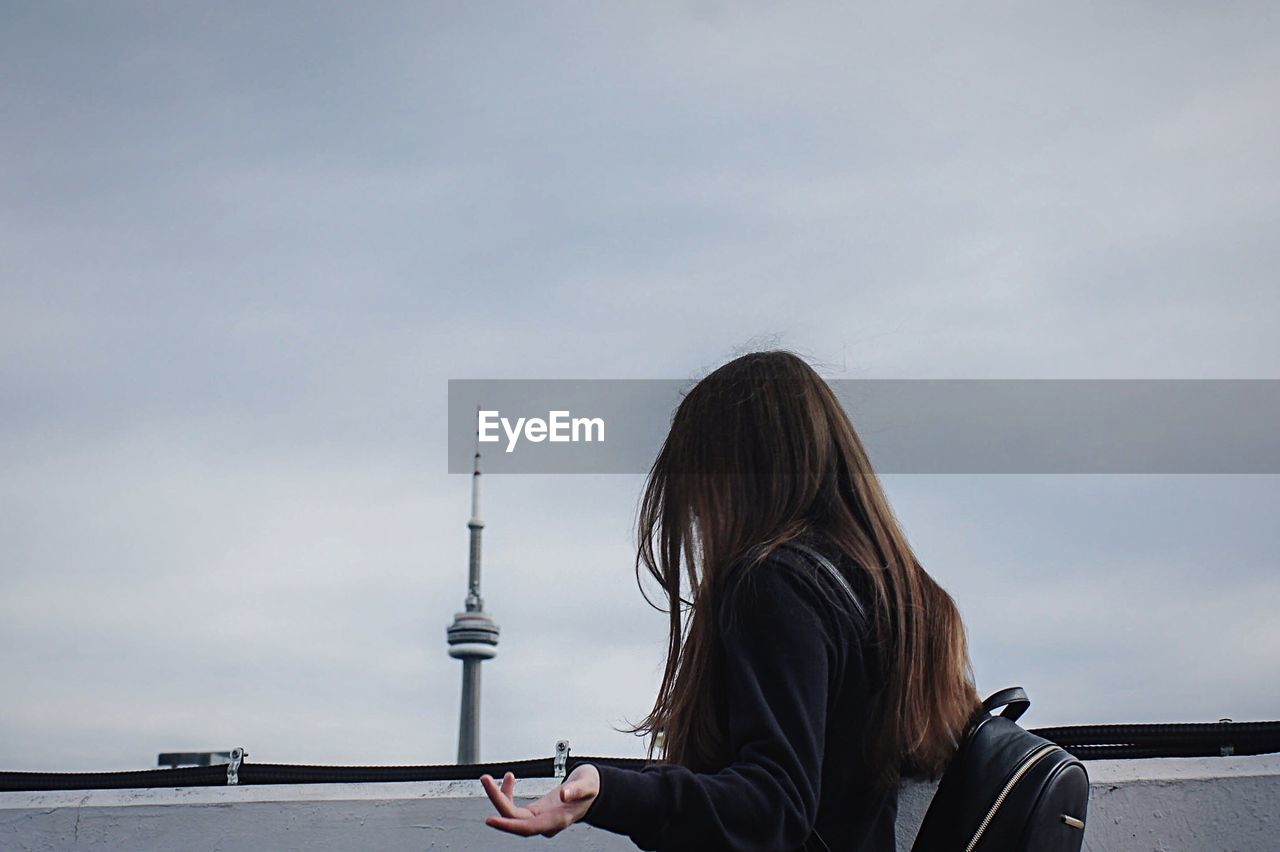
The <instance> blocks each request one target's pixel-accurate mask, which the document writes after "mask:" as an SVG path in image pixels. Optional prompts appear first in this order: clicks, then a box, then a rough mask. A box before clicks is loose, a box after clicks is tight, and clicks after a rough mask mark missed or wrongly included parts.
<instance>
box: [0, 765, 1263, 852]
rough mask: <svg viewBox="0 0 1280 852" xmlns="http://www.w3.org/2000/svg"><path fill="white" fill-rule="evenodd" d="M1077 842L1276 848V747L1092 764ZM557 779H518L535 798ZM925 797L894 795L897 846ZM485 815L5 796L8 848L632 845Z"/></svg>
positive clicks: (455, 810)
mask: <svg viewBox="0 0 1280 852" xmlns="http://www.w3.org/2000/svg"><path fill="white" fill-rule="evenodd" d="M1086 767H1087V768H1088V770H1089V777H1090V779H1091V781H1092V792H1091V796H1090V802H1089V826H1088V829H1087V831H1086V835H1085V840H1086V843H1085V848H1086V849H1088V850H1091V852H1103V850H1106V852H1155V850H1160V852H1163V851H1164V850H1179V852H1182V850H1188V852H1194V850H1226V849H1230V850H1237V851H1238V852H1271V851H1272V850H1274V849H1276V848H1277V846H1276V838H1277V837H1280V818H1278V817H1277V814H1278V813H1280V756H1277V755H1267V756H1260V757H1225V758H1185V759H1184V758H1162V759H1159V760H1127V761H1092V762H1089V763H1087V764H1086ZM555 783H556V782H555V781H554V780H552V779H545V778H544V779H528V780H523V781H520V782H518V784H517V794H518V795H519V796H520V797H521V798H524V797H528V798H530V799H533V798H537V797H539V796H541V795H542V794H543V793H545V792H546V791H547V790H549V789H551V788H552V787H554V786H555ZM932 794H933V788H932V786H931V785H926V784H908V785H907V786H906V787H905V788H904V789H903V792H902V797H901V804H900V820H899V848H900V849H907V848H909V847H910V838H911V837H912V836H914V833H915V829H916V827H917V826H918V825H919V821H920V819H921V817H922V816H923V814H924V811H925V808H926V807H927V806H928V802H929V797H930V796H932ZM490 813H492V807H491V805H490V804H489V800H488V798H487V797H486V796H485V795H484V792H483V790H482V789H481V787H480V783H479V781H431V782H422V783H406V784H314V785H313V784H304V785H287V786H286V785H279V786H275V785H273V786H259V787H180V788H168V789H154V790H92V791H75V792H54V793H0V848H2V849H5V850H32V852H35V850H39V852H48V850H63V849H76V850H115V849H166V850H167V849H173V850H193V852H199V851H200V850H210V852H212V851H213V850H225V849H235V848H244V849H278V850H286V849H306V850H319V852H327V850H335V852H336V850H353V849H376V850H399V849H404V850H409V849H412V850H421V849H454V850H489V849H492V850H503V849H525V850H528V849H529V848H531V847H542V846H545V847H547V848H552V847H554V848H556V849H566V850H570V849H572V850H615V849H616V850H623V849H634V848H635V847H634V846H632V844H631V843H630V841H629V840H627V838H625V837H621V836H619V835H614V834H609V833H608V832H603V831H599V830H597V829H595V828H592V827H590V826H585V825H577V826H574V827H573V828H571V829H569V830H568V831H565V832H564V833H562V834H561V835H559V836H558V837H556V838H554V839H550V840H548V839H546V838H541V837H537V838H528V839H526V838H520V837H513V836H511V835H507V834H503V833H502V832H498V831H495V830H493V829H491V828H489V827H488V826H486V825H484V818H485V817H486V816H488V815H489V814H490Z"/></svg>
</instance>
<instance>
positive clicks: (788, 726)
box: [582, 541, 898, 852]
mask: <svg viewBox="0 0 1280 852" xmlns="http://www.w3.org/2000/svg"><path fill="white" fill-rule="evenodd" d="M810 544H812V545H814V546H818V542H816V541H811V542H810ZM822 549H823V550H824V552H826V553H827V554H828V555H831V556H834V555H835V554H834V552H833V551H832V550H830V549H828V548H825V547H824V548H822ZM796 561H798V560H796ZM836 564H837V565H840V567H841V570H842V572H843V573H844V574H845V576H846V577H848V578H849V579H850V581H851V582H852V584H853V587H854V589H855V590H857V592H858V594H859V597H860V599H861V600H862V601H863V602H864V607H865V606H866V602H869V601H870V597H869V596H868V594H867V587H866V585H865V582H866V577H865V574H864V573H863V571H862V570H861V569H860V568H858V567H857V565H856V564H855V563H853V562H852V561H851V560H849V559H847V558H843V557H842V558H840V559H838V560H837V561H836ZM803 565H804V563H801V565H800V566H798V565H795V564H792V562H791V561H784V559H783V557H781V556H779V555H777V554H774V555H771V556H770V557H769V558H767V559H766V560H764V561H763V562H760V563H759V564H758V565H756V566H754V567H751V568H750V569H748V570H737V571H735V572H733V573H731V575H730V581H729V582H728V583H726V584H725V592H724V594H723V598H722V602H721V605H720V607H719V608H718V615H717V621H718V623H719V627H720V631H721V636H722V637H723V643H722V647H723V648H724V654H723V655H722V656H721V658H720V659H721V661H722V664H723V669H722V680H721V681H720V683H722V684H723V689H721V690H719V693H718V702H717V703H718V706H717V708H716V709H717V712H720V713H722V714H723V715H722V716H721V717H720V718H722V719H724V720H725V721H726V728H725V730H726V734H727V736H728V739H729V746H730V749H731V751H732V753H733V754H734V757H733V759H732V761H731V762H730V763H729V764H728V765H727V766H725V767H724V768H722V769H720V770H719V771H717V772H711V773H702V772H694V771H692V770H690V769H688V768H685V767H683V766H676V765H674V764H665V763H663V764H660V763H654V764H650V765H647V766H645V767H643V768H642V769H639V770H633V769H623V768H620V767H614V766H600V765H597V766H596V768H597V769H598V770H599V772H600V792H599V794H598V795H597V796H596V798H595V800H594V801H593V802H592V803H591V807H590V808H589V809H588V810H587V813H586V814H585V815H584V816H583V819H582V821H583V822H586V823H587V824H589V825H594V826H596V827H598V828H603V829H606V830H608V831H613V832H617V833H620V834H625V835H628V836H629V837H630V838H631V840H632V841H633V842H634V843H635V844H636V845H637V846H638V847H639V848H641V849H648V850H699V852H710V850H720V849H731V850H741V852H751V850H761V852H791V850H800V849H805V850H823V849H830V850H832V852H844V850H860V852H881V850H883V851H884V852H892V850H893V849H894V848H895V847H894V821H895V818H896V815H897V802H898V796H897V790H896V789H895V790H890V791H887V792H885V791H873V790H872V789H871V788H870V786H869V779H868V778H867V774H868V773H867V770H866V763H865V759H864V757H863V751H862V746H861V739H862V735H863V732H864V730H865V727H866V725H867V720H868V713H869V711H870V710H871V706H872V702H873V701H874V700H875V699H876V698H877V697H878V688H879V687H878V683H879V675H878V674H877V666H876V662H875V655H874V652H873V649H872V648H871V645H870V641H869V634H868V632H867V631H868V630H869V627H868V625H867V624H866V623H865V621H863V620H862V619H861V618H860V617H858V616H856V615H855V614H854V611H853V609H852V604H851V603H850V602H849V599H848V596H847V595H845V594H844V593H843V592H842V591H841V589H840V587H839V586H838V585H835V584H834V583H833V582H831V581H830V580H829V578H828V577H827V575H826V572H825V571H822V569H820V568H817V567H801V566H803ZM824 626H825V627H826V628H827V629H829V630H830V633H829V634H828V632H827V630H824ZM815 831H816V834H815ZM824 844H825V845H824Z"/></svg>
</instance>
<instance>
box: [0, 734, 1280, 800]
mask: <svg viewBox="0 0 1280 852" xmlns="http://www.w3.org/2000/svg"><path fill="white" fill-rule="evenodd" d="M1031 733H1033V734H1036V735H1038V736H1041V737H1044V738H1045V739H1047V740H1050V741H1052V742H1055V743H1057V744H1058V745H1060V746H1062V747H1063V748H1065V749H1066V750H1067V751H1069V752H1071V753H1072V754H1074V755H1075V756H1076V757H1078V758H1080V759H1081V760H1102V759H1110V760H1115V759H1135V758H1146V757H1218V756H1230V755H1254V754H1272V753H1277V752H1280V722H1207V723H1181V724H1153V725H1076V726H1069V727H1059V728H1032V729H1031ZM583 763H595V764H605V765H609V766H618V767H623V768H628V769H639V768H641V767H642V766H645V765H646V764H647V763H649V761H647V760H645V759H643V758H635V757H583V756H576V755H575V756H569V755H568V752H567V749H566V751H565V759H564V760H563V766H562V767H558V766H557V759H556V758H554V757H544V758H531V759H528V760H511V761H501V762H495V763H471V764H457V763H446V764H434V765H424V766H305V765H299V764H287V763H252V762H250V761H247V760H244V759H243V752H241V753H240V754H239V755H237V756H236V758H234V759H233V760H232V762H231V763H230V764H219V765H214V766H193V767H180V768H176V769H145V770H138V771H131V772H0V791H9V792H12V791H52V790H120V789H134V788H137V789H145V788H162V787H221V786H226V785H228V784H238V785H261V784H339V783H348V784H350V783H356V784H359V783H385V782H408V781H474V780H475V779H477V778H479V777H480V776H481V775H482V774H488V775H492V776H493V777H495V778H501V777H502V776H503V775H504V774H505V773H507V772H508V771H510V772H513V773H515V776H516V777H517V778H554V777H557V776H558V774H559V772H561V771H563V772H572V771H573V768H574V767H575V766H578V765H580V764H583Z"/></svg>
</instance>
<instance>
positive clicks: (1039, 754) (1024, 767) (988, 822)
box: [964, 743, 1058, 852]
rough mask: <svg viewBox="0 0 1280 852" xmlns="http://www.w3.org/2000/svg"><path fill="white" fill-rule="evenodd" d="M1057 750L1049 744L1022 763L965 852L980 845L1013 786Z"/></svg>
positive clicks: (970, 851) (1006, 784)
mask: <svg viewBox="0 0 1280 852" xmlns="http://www.w3.org/2000/svg"><path fill="white" fill-rule="evenodd" d="M1057 748H1058V747H1057V746H1056V745H1054V744H1053V743H1048V744H1047V745H1043V746H1041V747H1040V748H1039V749H1038V750H1037V751H1034V752H1032V753H1031V756H1030V757H1028V758H1027V759H1026V760H1024V761H1023V762H1022V765H1021V766H1019V767H1018V769H1017V771H1016V772H1014V773H1013V777H1012V778H1010V779H1009V780H1008V781H1007V782H1005V785H1004V789H1003V790H1001V791H1000V795H999V796H996V800H995V802H994V803H993V804H992V805H991V810H989V811H987V815H986V816H985V817H984V818H983V820H982V823H981V824H980V825H979V826H978V830H977V831H976V832H974V835H973V839H972V840H970V841H969V845H968V846H966V847H965V848H964V852H973V850H974V848H975V847H976V846H977V845H978V841H979V840H981V839H982V835H983V833H984V832H985V831H986V830H987V826H989V825H991V820H993V819H995V815H996V811H998V810H1000V806H1001V805H1002V804H1004V800H1005V799H1006V798H1008V796H1009V793H1010V791H1012V790H1013V785H1015V784H1017V783H1018V779H1019V778H1021V777H1022V776H1023V775H1025V774H1026V773H1027V770H1028V769H1030V768H1031V767H1032V766H1034V765H1035V763H1036V761H1038V760H1039V759H1040V758H1042V757H1044V756H1045V755H1046V754H1048V753H1049V752H1051V751H1054V750H1055V749H1057Z"/></svg>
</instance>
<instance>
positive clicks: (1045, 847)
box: [911, 686, 1089, 852]
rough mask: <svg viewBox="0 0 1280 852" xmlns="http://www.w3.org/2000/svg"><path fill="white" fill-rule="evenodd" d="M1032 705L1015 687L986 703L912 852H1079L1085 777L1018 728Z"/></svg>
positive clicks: (1061, 752) (1058, 750)
mask: <svg viewBox="0 0 1280 852" xmlns="http://www.w3.org/2000/svg"><path fill="white" fill-rule="evenodd" d="M1030 706H1031V699H1029V698H1027V693H1026V692H1024V691H1023V689H1022V687H1020V686H1014V687H1010V688H1008V689H1002V690H1001V691H999V692H997V693H996V694H995V695H992V696H991V697H990V698H988V699H987V700H986V701H984V702H983V704H982V708H983V709H982V712H980V713H979V714H978V715H977V717H976V718H975V720H974V723H973V725H972V726H971V727H970V730H969V733H968V734H967V736H966V737H965V739H964V741H963V742H962V743H961V745H960V748H959V750H958V751H957V752H956V754H955V757H953V758H952V759H951V763H950V764H949V765H948V766H947V770H946V772H944V773H943V775H942V780H941V781H940V782H939V783H938V791H937V792H936V793H935V794H934V796H933V802H932V803H930V805H929V810H928V811H927V812H926V813H925V815H924V823H923V824H922V825H921V826H920V833H919V834H917V835H916V842H915V843H914V844H913V845H912V847H911V850H912V852H952V850H958V852H1079V850H1080V847H1081V846H1082V845H1083V843H1084V821H1085V811H1086V809H1087V808H1088V804H1089V775H1088V773H1086V772H1085V769H1084V765H1083V764H1081V763H1080V761H1079V760H1077V759H1076V758H1075V757H1072V756H1071V754H1069V753H1068V752H1067V751H1066V750H1065V749H1063V748H1062V747H1061V746H1058V745H1055V744H1054V743H1052V742H1050V741H1049V740H1046V739H1045V738H1044V737H1038V736H1036V735H1035V734H1033V733H1031V732H1030V731H1027V730H1025V729H1023V728H1022V727H1021V726H1019V725H1018V723H1017V719H1018V717H1019V716H1021V715H1022V714H1023V713H1025V712H1026V710H1027V708H1028V707H1030ZM1000 707H1004V708H1005V710H1004V712H1003V713H1001V714H999V715H992V713H991V711H993V710H996V709H998V708H1000Z"/></svg>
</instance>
